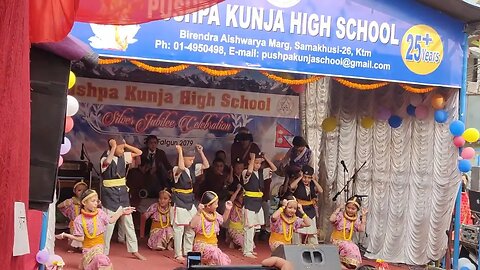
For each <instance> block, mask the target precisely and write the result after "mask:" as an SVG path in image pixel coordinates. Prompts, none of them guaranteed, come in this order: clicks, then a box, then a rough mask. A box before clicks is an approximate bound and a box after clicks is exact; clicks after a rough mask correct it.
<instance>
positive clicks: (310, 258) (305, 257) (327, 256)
mask: <svg viewBox="0 0 480 270" xmlns="http://www.w3.org/2000/svg"><path fill="white" fill-rule="evenodd" d="M272 256H276V257H280V258H284V259H285V260H287V261H289V262H291V263H292V264H293V267H294V269H295V270H306V269H312V270H313V269H315V270H337V269H342V267H341V265H340V257H339V256H338V248H337V246H334V245H285V246H284V245H281V246H279V247H278V248H276V249H275V250H274V251H273V252H272Z"/></svg>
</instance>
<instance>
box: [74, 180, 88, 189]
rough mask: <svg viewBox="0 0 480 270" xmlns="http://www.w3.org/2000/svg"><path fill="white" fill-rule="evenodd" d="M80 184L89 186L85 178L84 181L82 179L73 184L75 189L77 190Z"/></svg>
mask: <svg viewBox="0 0 480 270" xmlns="http://www.w3.org/2000/svg"><path fill="white" fill-rule="evenodd" d="M79 185H85V187H87V188H88V185H87V183H85V182H83V180H82V181H80V182H77V183H76V184H75V185H74V186H73V189H74V190H75V189H76V188H77V187H78V186H79Z"/></svg>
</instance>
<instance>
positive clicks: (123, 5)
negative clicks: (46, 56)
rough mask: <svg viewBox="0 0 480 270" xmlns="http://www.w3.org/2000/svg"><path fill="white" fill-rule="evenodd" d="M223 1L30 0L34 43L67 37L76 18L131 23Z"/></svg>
mask: <svg viewBox="0 0 480 270" xmlns="http://www.w3.org/2000/svg"><path fill="white" fill-rule="evenodd" d="M222 1H223V0H43V1H38V0H30V42H31V43H41V42H56V41H60V40H62V39H64V38H65V37H66V36H67V35H68V33H69V32H70V30H71V29H72V27H73V23H74V21H80V22H88V23H96V24H115V25H128V24H140V23H145V22H149V21H155V20H161V19H166V18H171V17H175V16H180V15H185V14H189V13H192V12H195V11H198V10H201V9H205V8H208V7H210V6H212V5H215V4H218V3H220V2H222Z"/></svg>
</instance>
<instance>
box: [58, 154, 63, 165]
mask: <svg viewBox="0 0 480 270" xmlns="http://www.w3.org/2000/svg"><path fill="white" fill-rule="evenodd" d="M62 164H63V157H62V156H59V157H58V167H60V166H62Z"/></svg>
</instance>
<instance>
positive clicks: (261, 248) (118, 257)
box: [55, 239, 423, 270]
mask: <svg viewBox="0 0 480 270" xmlns="http://www.w3.org/2000/svg"><path fill="white" fill-rule="evenodd" d="M146 241H147V239H139V249H140V252H141V253H142V254H143V255H144V256H145V257H147V261H139V260H137V259H134V258H133V257H132V256H131V255H130V254H129V253H127V248H126V247H125V245H123V244H120V243H117V242H115V241H112V246H111V254H110V259H111V260H112V262H113V266H114V269H115V270H138V269H149V270H167V269H169V270H171V269H175V268H177V267H181V266H182V265H181V264H179V263H177V262H176V261H175V260H174V259H173V251H152V250H150V249H149V248H148V247H147V244H146ZM55 244H56V246H55V252H56V253H57V254H58V255H60V256H61V257H62V258H63V260H64V261H65V264H66V266H65V268H64V270H74V269H78V265H79V263H80V258H81V256H82V255H81V254H79V253H67V252H66V251H67V248H68V244H67V241H58V240H57V241H56V243H55ZM221 248H222V250H224V251H225V252H226V253H227V254H228V255H229V256H230V258H231V259H232V265H259V264H260V262H261V261H262V260H263V259H265V258H268V257H269V256H270V249H269V247H268V243H266V242H259V243H257V249H256V251H257V252H258V259H248V258H245V257H243V256H242V253H241V252H240V251H239V250H233V249H229V248H228V247H227V246H225V245H221ZM365 263H367V264H371V265H374V264H375V263H372V262H368V261H365ZM400 269H423V268H420V267H419V268H408V267H406V266H394V265H390V268H389V270H400ZM332 270H333V269H332Z"/></svg>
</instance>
